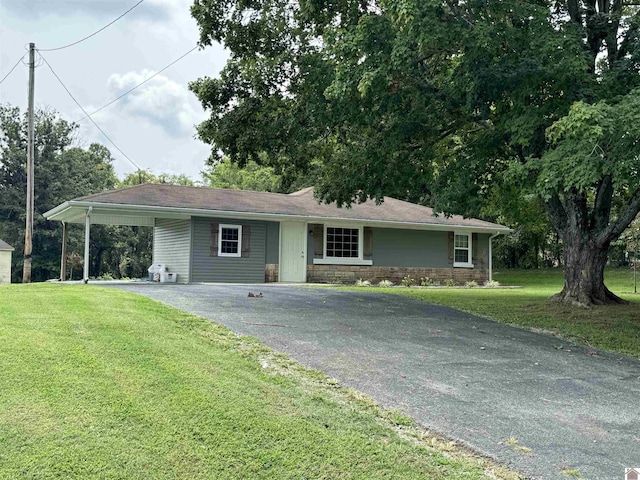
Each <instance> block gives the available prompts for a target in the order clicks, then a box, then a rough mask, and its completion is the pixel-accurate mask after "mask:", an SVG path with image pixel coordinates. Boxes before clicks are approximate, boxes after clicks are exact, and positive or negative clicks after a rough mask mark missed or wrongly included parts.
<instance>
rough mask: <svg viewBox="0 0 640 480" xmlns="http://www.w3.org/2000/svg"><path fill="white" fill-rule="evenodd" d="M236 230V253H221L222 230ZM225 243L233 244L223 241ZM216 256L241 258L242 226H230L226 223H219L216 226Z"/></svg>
mask: <svg viewBox="0 0 640 480" xmlns="http://www.w3.org/2000/svg"><path fill="white" fill-rule="evenodd" d="M223 228H226V229H228V230H231V229H234V228H235V229H237V230H238V251H237V253H225V252H223V251H222V229H223ZM225 241H226V242H229V241H231V242H233V240H225ZM218 256H219V257H241V256H242V225H230V224H228V223H221V224H219V225H218Z"/></svg>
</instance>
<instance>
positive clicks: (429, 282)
mask: <svg viewBox="0 0 640 480" xmlns="http://www.w3.org/2000/svg"><path fill="white" fill-rule="evenodd" d="M433 284H434V281H433V280H431V279H430V278H429V277H422V278H421V279H420V286H421V287H429V286H431V285H433Z"/></svg>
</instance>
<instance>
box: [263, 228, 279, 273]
mask: <svg viewBox="0 0 640 480" xmlns="http://www.w3.org/2000/svg"><path fill="white" fill-rule="evenodd" d="M265 223H266V226H267V247H266V250H267V254H266V260H265V261H266V263H280V224H279V223H276V222H265Z"/></svg>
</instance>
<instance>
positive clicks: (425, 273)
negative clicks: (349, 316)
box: [276, 265, 489, 285]
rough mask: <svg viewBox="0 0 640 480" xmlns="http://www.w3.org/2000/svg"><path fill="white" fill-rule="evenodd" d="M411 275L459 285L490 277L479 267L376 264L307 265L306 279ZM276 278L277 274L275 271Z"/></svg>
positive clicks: (397, 280)
mask: <svg viewBox="0 0 640 480" xmlns="http://www.w3.org/2000/svg"><path fill="white" fill-rule="evenodd" d="M407 275H408V276H410V277H411V278H413V279H414V280H415V281H416V282H418V283H419V282H420V279H421V278H423V277H429V278H430V279H431V280H435V281H438V282H444V281H445V280H447V279H453V281H454V282H456V284H459V285H462V284H464V283H465V282H468V281H470V280H475V281H476V282H478V284H479V285H481V284H482V283H484V282H486V281H487V280H489V272H488V270H486V269H478V268H418V267H379V266H374V265H364V266H361V265H358V266H356V265H307V282H309V283H344V284H353V283H355V281H356V280H358V279H359V278H361V279H362V280H369V281H370V282H371V283H372V284H376V283H378V282H379V281H380V280H391V281H392V282H393V283H395V284H396V285H397V284H399V283H400V281H401V280H402V279H403V278H404V277H406V276H407ZM276 280H277V274H276Z"/></svg>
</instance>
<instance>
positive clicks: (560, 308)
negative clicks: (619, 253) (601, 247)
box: [358, 268, 640, 358]
mask: <svg viewBox="0 0 640 480" xmlns="http://www.w3.org/2000/svg"><path fill="white" fill-rule="evenodd" d="M494 279H495V280H497V281H499V282H500V284H501V285H519V286H522V288H518V289H480V288H477V289H474V288H467V289H417V288H390V289H385V290H381V289H370V290H371V291H377V292H380V291H384V292H388V293H393V294H398V295H405V296H408V297H411V298H416V299H419V300H423V301H426V302H431V303H437V304H441V305H448V306H451V307H454V308H457V309H460V310H464V311H467V312H470V313H473V314H476V315H480V316H483V317H487V318H490V319H492V320H495V321H497V322H500V323H506V324H510V325H515V326H518V327H523V328H527V329H530V330H534V331H543V332H547V333H551V334H553V335H556V336H558V337H560V338H562V339H564V340H567V341H570V342H573V343H577V344H580V345H586V346H588V347H593V348H597V349H601V350H605V351H609V352H616V353H622V354H626V355H631V356H635V357H638V358H640V295H634V294H633V293H631V292H633V273H632V272H631V271H630V270H628V269H622V268H620V269H618V268H611V269H607V271H606V272H605V283H606V285H607V286H608V287H609V289H611V290H612V291H613V292H614V293H616V294H618V295H619V296H621V297H622V298H624V299H626V300H629V301H630V302H632V303H631V304H630V305H614V306H604V307H593V308H591V309H583V308H576V307H571V306H565V305H559V304H555V303H550V302H548V299H549V298H550V297H551V296H552V295H553V294H554V293H557V292H559V291H560V290H561V289H562V285H563V276H562V270H560V269H547V270H504V271H499V272H496V273H495V274H494ZM362 290H363V289H362V288H358V291H362Z"/></svg>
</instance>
